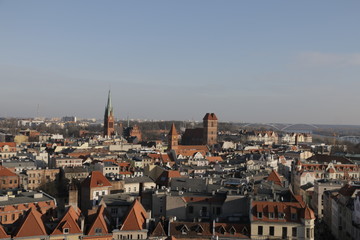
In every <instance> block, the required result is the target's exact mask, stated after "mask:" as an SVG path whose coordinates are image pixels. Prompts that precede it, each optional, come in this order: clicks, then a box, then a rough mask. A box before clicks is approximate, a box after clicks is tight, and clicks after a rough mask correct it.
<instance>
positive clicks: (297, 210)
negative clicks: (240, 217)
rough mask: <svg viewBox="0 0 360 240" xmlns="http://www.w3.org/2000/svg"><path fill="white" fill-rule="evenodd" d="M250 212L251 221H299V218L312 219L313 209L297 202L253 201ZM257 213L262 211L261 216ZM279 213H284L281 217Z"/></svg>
mask: <svg viewBox="0 0 360 240" xmlns="http://www.w3.org/2000/svg"><path fill="white" fill-rule="evenodd" d="M251 213H252V221H264V222H300V221H301V220H300V218H304V217H306V218H307V219H313V216H314V212H313V210H311V209H310V208H309V207H308V206H304V205H302V204H301V203H298V202H264V201H254V202H252V206H251ZM258 213H262V214H261V217H260V216H259V215H258ZM281 213H284V214H285V215H284V216H283V217H281V216H280V214H281ZM293 214H296V215H293ZM292 215H293V216H292ZM294 217H295V218H294Z"/></svg>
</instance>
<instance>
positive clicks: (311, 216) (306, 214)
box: [303, 205, 315, 220]
mask: <svg viewBox="0 0 360 240" xmlns="http://www.w3.org/2000/svg"><path fill="white" fill-rule="evenodd" d="M303 218H304V219H306V220H310V219H315V214H314V211H313V210H311V209H310V208H309V206H308V205H306V207H305V209H304V215H303Z"/></svg>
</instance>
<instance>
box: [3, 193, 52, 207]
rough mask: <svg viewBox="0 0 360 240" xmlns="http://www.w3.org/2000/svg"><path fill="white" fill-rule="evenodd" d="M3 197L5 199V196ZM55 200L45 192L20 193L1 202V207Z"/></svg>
mask: <svg viewBox="0 0 360 240" xmlns="http://www.w3.org/2000/svg"><path fill="white" fill-rule="evenodd" d="M2 197H5V196H4V195H3V196H2ZM51 200H54V201H55V199H54V198H53V197H51V196H50V195H48V194H46V193H44V192H37V191H34V192H20V193H16V194H14V195H12V196H9V197H8V200H0V206H6V205H14V204H25V203H35V202H45V201H51Z"/></svg>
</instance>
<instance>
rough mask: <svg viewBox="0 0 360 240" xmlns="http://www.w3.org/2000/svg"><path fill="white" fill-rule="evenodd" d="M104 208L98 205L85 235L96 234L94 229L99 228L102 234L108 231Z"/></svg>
mask: <svg viewBox="0 0 360 240" xmlns="http://www.w3.org/2000/svg"><path fill="white" fill-rule="evenodd" d="M104 209H105V207H104V206H103V205H100V207H99V210H98V211H97V213H96V217H95V220H94V221H93V223H92V224H91V227H90V228H89V231H88V232H87V235H96V234H97V233H96V232H95V230H96V229H101V233H102V234H106V233H109V229H108V226H107V224H106V221H105V218H104Z"/></svg>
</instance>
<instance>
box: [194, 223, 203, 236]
mask: <svg viewBox="0 0 360 240" xmlns="http://www.w3.org/2000/svg"><path fill="white" fill-rule="evenodd" d="M195 231H196V232H197V234H202V233H203V231H204V229H203V228H202V226H201V225H197V226H196V229H195Z"/></svg>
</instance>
